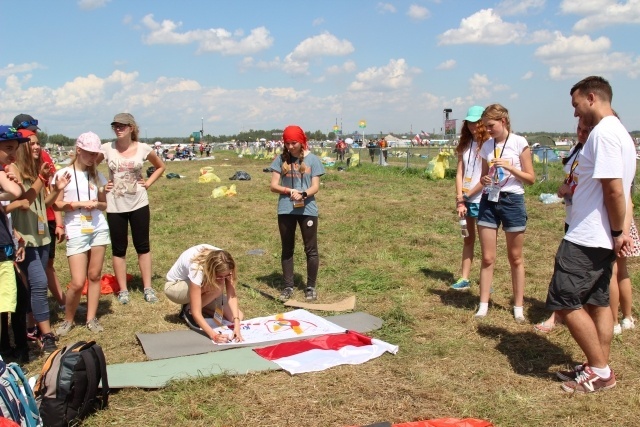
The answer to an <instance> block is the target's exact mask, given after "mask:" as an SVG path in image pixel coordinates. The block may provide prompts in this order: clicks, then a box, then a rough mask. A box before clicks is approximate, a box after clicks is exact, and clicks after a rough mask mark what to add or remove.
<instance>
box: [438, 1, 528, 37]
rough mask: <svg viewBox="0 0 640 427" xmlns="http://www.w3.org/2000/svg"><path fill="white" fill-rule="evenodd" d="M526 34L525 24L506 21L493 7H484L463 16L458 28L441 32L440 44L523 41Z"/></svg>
mask: <svg viewBox="0 0 640 427" xmlns="http://www.w3.org/2000/svg"><path fill="white" fill-rule="evenodd" d="M526 35H527V26H526V25H525V24H521V23H515V24H511V23H508V22H504V21H503V20H502V18H500V16H499V15H498V14H497V13H495V12H494V11H493V9H482V10H480V11H478V12H476V13H474V14H473V15H471V16H469V17H468V18H463V19H462V21H460V26H459V27H458V28H456V29H451V30H447V31H445V32H444V33H442V34H440V35H439V36H438V39H439V42H438V44H440V45H448V44H466V43H469V44H488V45H504V44H509V43H518V42H521V41H523V40H525V39H526Z"/></svg>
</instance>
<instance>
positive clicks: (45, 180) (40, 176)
mask: <svg viewBox="0 0 640 427" xmlns="http://www.w3.org/2000/svg"><path fill="white" fill-rule="evenodd" d="M38 178H40V181H42V182H43V183H45V182H47V179H46V178H45V177H44V176H42V174H38Z"/></svg>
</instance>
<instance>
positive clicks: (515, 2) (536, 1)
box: [496, 0, 545, 16]
mask: <svg viewBox="0 0 640 427" xmlns="http://www.w3.org/2000/svg"><path fill="white" fill-rule="evenodd" d="M544 6H545V0H503V1H502V2H500V3H499V4H498V5H497V6H496V10H497V11H499V13H500V15H501V16H509V15H525V14H530V13H538V12H540V11H542V10H543V9H544Z"/></svg>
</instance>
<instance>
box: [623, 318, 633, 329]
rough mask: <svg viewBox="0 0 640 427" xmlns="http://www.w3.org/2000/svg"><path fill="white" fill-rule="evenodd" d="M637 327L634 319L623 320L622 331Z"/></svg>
mask: <svg viewBox="0 0 640 427" xmlns="http://www.w3.org/2000/svg"><path fill="white" fill-rule="evenodd" d="M635 327H636V321H635V320H633V317H625V318H624V319H622V329H633V328H635Z"/></svg>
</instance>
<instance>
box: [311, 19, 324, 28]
mask: <svg viewBox="0 0 640 427" xmlns="http://www.w3.org/2000/svg"><path fill="white" fill-rule="evenodd" d="M322 24H324V18H316V19H314V20H313V22H312V23H311V25H313V26H314V27H317V26H318V25H322Z"/></svg>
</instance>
